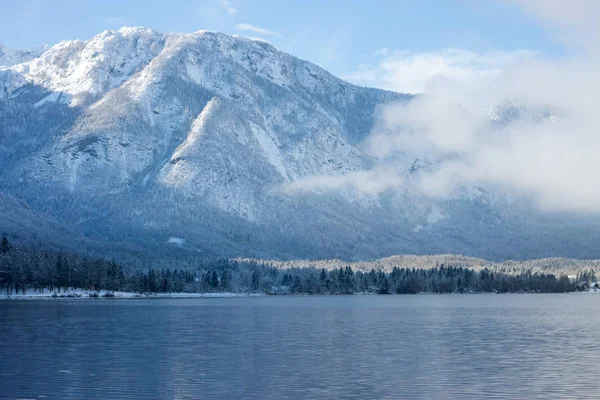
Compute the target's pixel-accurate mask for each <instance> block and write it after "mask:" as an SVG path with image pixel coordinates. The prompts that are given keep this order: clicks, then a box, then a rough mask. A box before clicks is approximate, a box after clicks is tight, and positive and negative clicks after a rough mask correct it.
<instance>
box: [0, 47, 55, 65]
mask: <svg viewBox="0 0 600 400" xmlns="http://www.w3.org/2000/svg"><path fill="white" fill-rule="evenodd" d="M48 48H49V46H48V45H41V46H36V47H34V48H32V49H29V50H17V49H9V48H7V47H6V46H4V45H3V44H2V43H0V67H10V66H13V65H17V64H21V63H24V62H27V61H31V60H33V59H34V58H38V57H39V56H41V55H42V54H43V53H44V52H45V51H46V50H48Z"/></svg>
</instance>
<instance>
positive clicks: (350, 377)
mask: <svg viewBox="0 0 600 400" xmlns="http://www.w3.org/2000/svg"><path fill="white" fill-rule="evenodd" d="M599 339H600V295H597V294H593V293H586V294H562V295H525V294H523V295H406V296H329V297H316V296H315V297H310V296H301V297H292V296H289V297H285V296H281V297H255V298H224V299H223V298H222V299H147V300H91V299H90V300H42V301H37V300H36V301H33V300H32V301H0V398H2V399H4V398H7V399H17V398H18V399H38V398H47V399H134V398H135V399H298V398H311V399H319V398H330V399H339V398H357V399H366V398H389V399H399V398H410V399H482V398H502V399H513V398H519V399H537V398H539V399H576V398H582V399H583V398H589V399H598V398H600V340H599Z"/></svg>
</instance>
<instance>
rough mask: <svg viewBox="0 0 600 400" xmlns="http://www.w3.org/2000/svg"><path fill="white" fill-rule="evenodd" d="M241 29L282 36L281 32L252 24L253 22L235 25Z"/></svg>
mask: <svg viewBox="0 0 600 400" xmlns="http://www.w3.org/2000/svg"><path fill="white" fill-rule="evenodd" d="M235 27H236V28H237V29H239V30H240V31H247V32H253V33H257V34H259V35H268V36H277V37H281V34H280V33H278V32H273V31H270V30H268V29H265V28H261V27H259V26H255V25H251V24H237V25H236V26H235Z"/></svg>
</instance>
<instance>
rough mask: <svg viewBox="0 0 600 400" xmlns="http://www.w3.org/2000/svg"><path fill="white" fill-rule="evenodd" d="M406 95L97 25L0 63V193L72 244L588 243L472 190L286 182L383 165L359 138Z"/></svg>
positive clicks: (303, 252)
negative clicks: (369, 190)
mask: <svg viewBox="0 0 600 400" xmlns="http://www.w3.org/2000/svg"><path fill="white" fill-rule="evenodd" d="M410 100H411V96H409V95H404V94H399V93H393V92H388V91H382V90H377V89H370V88H363V87H358V86H354V85H351V84H349V83H346V82H344V81H342V80H340V79H338V78H336V77H334V76H333V75H331V74H329V73H327V72H326V71H324V70H323V69H321V68H319V67H318V66H316V65H314V64H311V63H309V62H306V61H302V60H299V59H297V58H295V57H293V56H291V55H289V54H286V53H282V52H280V51H278V50H277V49H275V48H274V47H273V46H271V45H270V44H267V43H265V42H260V41H254V40H251V39H247V38H242V37H231V36H227V35H224V34H221V33H215V32H207V31H200V32H195V33H189V34H164V33H159V32H156V31H153V30H149V29H144V28H122V29H120V30H119V31H105V32H102V33H100V34H99V35H97V36H96V37H94V38H92V39H91V40H86V41H83V40H74V41H65V42H61V43H59V44H57V45H55V46H53V47H52V48H50V49H48V50H47V51H45V52H44V53H43V54H41V55H39V56H38V57H36V58H33V59H31V60H30V61H28V62H25V63H19V64H17V65H13V66H10V67H3V68H0V191H1V192H2V193H4V195H5V196H10V197H6V198H10V199H13V200H11V202H10V204H18V205H19V206H18V207H22V204H26V205H27V207H30V208H31V210H32V211H31V212H29V211H28V212H24V211H23V210H20V211H18V212H17V211H15V212H14V215H20V216H27V215H30V216H34V215H44V216H45V217H44V218H45V219H44V221H56V223H57V224H60V225H61V226H69V229H72V230H73V232H70V231H69V232H70V233H69V234H68V235H67V234H66V233H65V234H64V235H63V236H65V235H66V236H69V235H70V236H72V237H73V241H74V243H77V246H78V247H82V246H86V245H85V244H82V243H88V246H91V247H93V246H96V247H97V244H98V243H102V248H104V249H106V248H110V247H111V246H112V245H114V247H115V248H117V247H118V248H120V249H130V250H131V249H135V251H139V252H150V253H156V254H163V253H162V252H163V251H164V252H167V251H171V250H172V249H173V247H177V249H187V250H193V251H199V252H201V253H202V254H211V255H215V254H216V255H225V256H246V257H247V256H258V257H268V258H271V257H286V258H291V257H342V258H363V259H365V258H373V257H377V256H385V255H390V254H397V253H420V254H422V253H464V254H468V255H474V256H482V257H487V258H507V257H538V256H549V255H567V256H579V257H584V256H596V257H597V256H600V250H598V249H596V247H595V245H594V244H595V243H596V240H597V239H599V238H600V237H599V235H598V234H597V233H593V234H591V235H588V236H587V237H586V239H585V240H582V241H581V243H578V244H577V245H576V246H574V247H568V248H566V247H565V246H564V245H561V244H564V243H565V242H564V237H565V235H573V234H577V233H578V232H581V231H582V229H587V230H588V231H591V232H596V231H597V230H594V229H593V227H594V226H595V225H590V222H589V221H588V222H585V223H584V222H582V223H581V224H578V223H571V224H570V225H568V226H564V225H563V224H562V221H561V219H560V218H559V217H556V218H547V217H544V218H542V217H540V218H537V217H535V216H532V215H531V213H529V212H521V211H519V210H518V209H517V208H515V207H512V206H510V205H509V204H507V202H506V201H505V200H504V199H503V198H502V196H498V195H497V193H495V192H493V191H488V190H484V189H481V188H465V189H464V191H463V192H461V194H460V195H458V196H456V197H454V198H452V199H446V200H437V201H436V200H432V199H424V198H422V197H420V196H418V195H417V194H414V193H410V192H407V191H401V190H389V191H383V192H381V193H379V194H376V195H373V194H364V193H361V192H357V191H354V190H352V189H342V190H339V191H337V192H335V193H333V194H332V193H329V192H327V193H320V192H310V191H309V192H308V193H304V192H303V193H301V194H292V195H290V194H289V193H286V192H285V191H282V190H280V188H281V187H285V186H286V185H287V186H290V185H293V184H294V183H295V182H302V181H303V180H304V179H305V178H308V177H315V176H317V177H324V178H322V179H326V178H327V177H336V176H337V177H339V176H346V177H348V179H353V176H354V175H353V174H352V173H353V172H355V171H361V170H364V169H369V168H377V167H386V164H385V161H382V160H378V159H375V158H373V157H372V156H370V155H368V154H367V153H365V152H363V150H362V146H361V142H362V141H363V139H365V137H366V136H367V135H368V134H369V132H370V130H371V128H372V126H373V125H374V123H375V121H376V120H377V115H378V110H379V109H380V107H381V106H382V105H383V104H386V103H391V102H406V101H410ZM395 157H396V158H395V160H394V166H395V168H396V169H397V171H396V172H397V173H399V174H402V175H404V176H407V177H410V175H411V174H414V173H419V170H420V169H421V168H434V167H435V166H434V165H433V164H431V163H429V161H427V158H426V157H422V155H419V154H409V153H402V154H397V155H395ZM398 168H399V170H398ZM0 199H1V198H0ZM14 199H18V200H14ZM15 207H17V206H15ZM34 211H35V212H34ZM7 214H11V212H10V210H6V209H5V211H4V215H0V230H2V226H7V227H9V228H4V229H5V230H9V229H13V228H11V227H20V228H18V230H19V231H18V232H7V233H12V234H18V235H20V236H21V237H22V238H27V237H28V236H31V234H32V233H31V231H30V230H29V231H28V230H27V229H26V228H25V227H31V226H32V224H30V223H27V224H25V223H20V224H15V221H14V220H8V219H7V218H8V216H7ZM32 218H33V217H32ZM40 218H41V217H40ZM7 221H8V222H7ZM570 221H573V220H570ZM9 222H10V223H9ZM14 229H17V228H14ZM56 229H58V228H56ZM64 231H65V229H62V230H61V232H64ZM540 231H544V232H545V233H544V235H537V233H539V232H540ZM48 232H50V231H48ZM35 235H37V237H38V238H39V235H40V232H39V231H36V232H35ZM77 235H79V236H78V237H77V238H75V236H77ZM61 241H62V242H66V241H68V240H66V239H61ZM91 243H93V245H92V244H91Z"/></svg>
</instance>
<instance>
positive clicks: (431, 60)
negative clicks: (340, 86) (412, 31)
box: [342, 49, 535, 93]
mask: <svg viewBox="0 0 600 400" xmlns="http://www.w3.org/2000/svg"><path fill="white" fill-rule="evenodd" d="M388 52H389V51H388ZM534 55H535V54H534V53H533V52H531V51H528V50H516V51H511V52H507V51H494V52H487V53H476V52H473V51H468V50H464V49H442V50H439V51H434V52H427V53H413V52H410V51H399V52H396V53H395V54H393V55H391V56H388V57H386V58H384V59H382V60H381V61H380V62H379V64H378V65H376V66H372V65H368V64H365V65H361V66H359V67H358V69H357V70H356V71H353V72H351V73H349V74H346V75H344V76H343V77H342V78H344V79H346V80H348V81H350V82H353V83H356V84H360V85H367V86H376V87H380V88H383V89H388V90H395V91H398V92H404V93H423V92H425V91H426V89H427V85H428V84H429V83H430V82H432V81H435V80H439V79H449V80H452V81H459V82H464V83H467V82H473V81H477V80H482V79H487V78H490V77H494V76H498V75H499V74H500V73H501V72H502V70H503V69H504V68H506V67H507V66H509V65H510V64H513V63H515V62H518V61H520V60H524V59H529V58H532V57H534Z"/></svg>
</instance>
